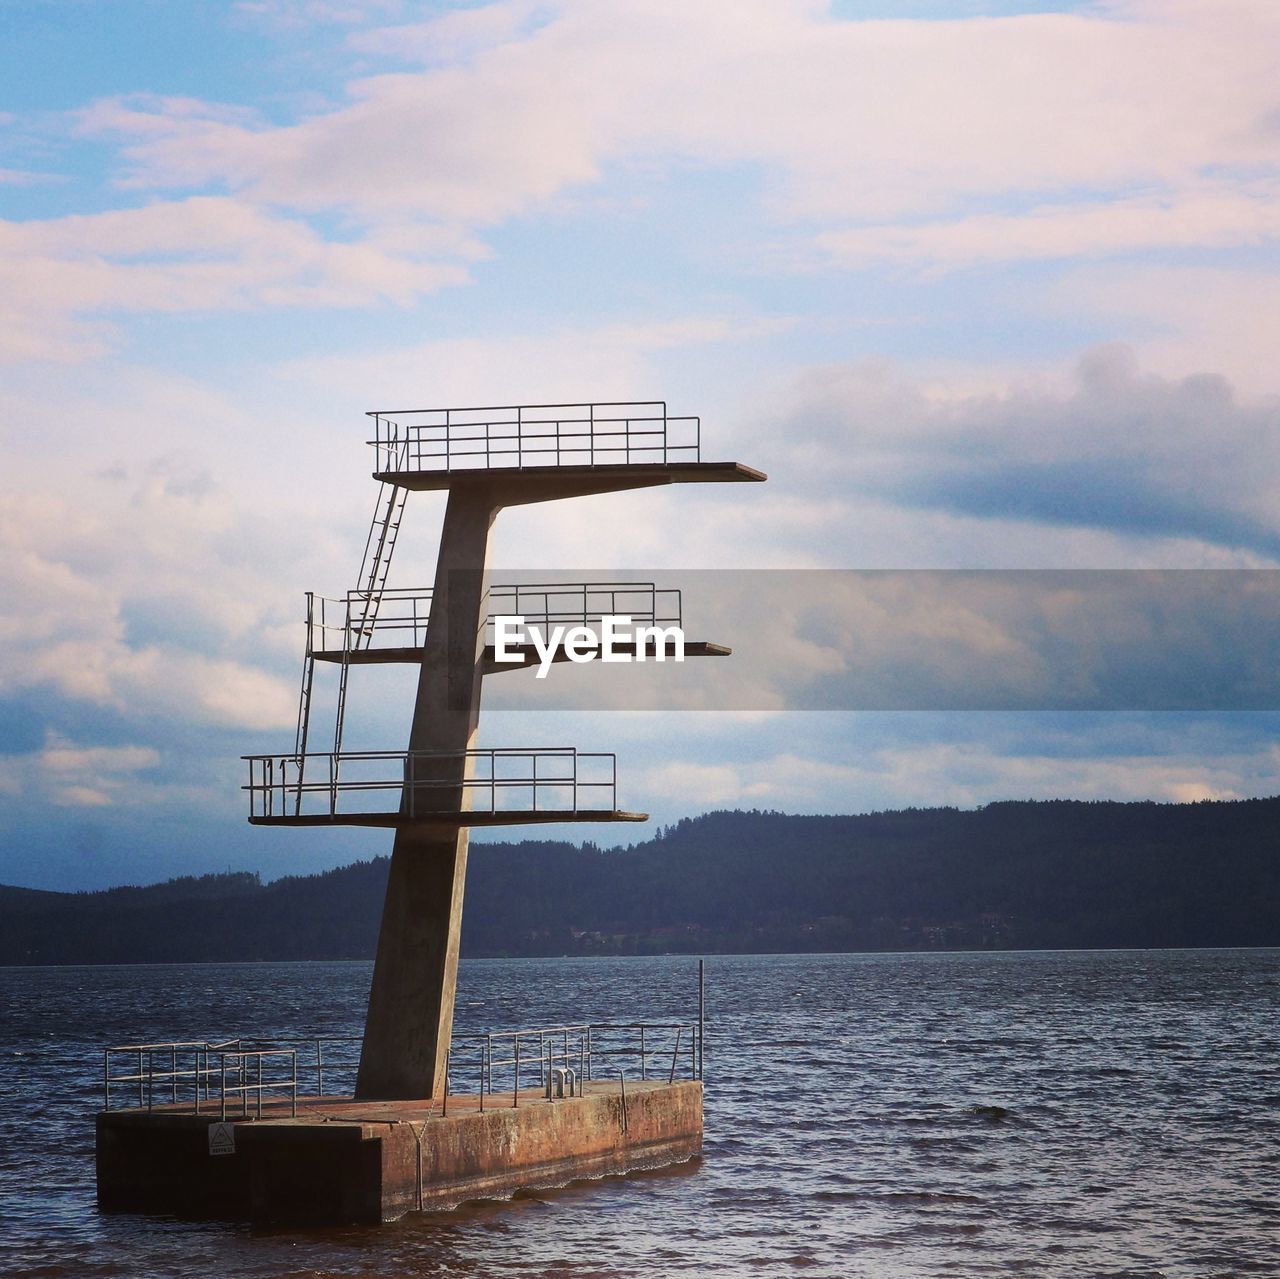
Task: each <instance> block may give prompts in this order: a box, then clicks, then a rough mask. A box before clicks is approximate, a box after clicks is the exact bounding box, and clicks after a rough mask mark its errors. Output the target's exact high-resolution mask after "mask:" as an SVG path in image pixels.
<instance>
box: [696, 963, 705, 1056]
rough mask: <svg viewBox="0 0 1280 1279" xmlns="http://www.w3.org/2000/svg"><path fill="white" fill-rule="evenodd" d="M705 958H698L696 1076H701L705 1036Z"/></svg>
mask: <svg viewBox="0 0 1280 1279" xmlns="http://www.w3.org/2000/svg"><path fill="white" fill-rule="evenodd" d="M706 968H707V961H706V960H705V959H700V960H698V1078H699V1079H701V1078H702V1045H703V1043H704V1042H705V1040H706V1036H707V998H706Z"/></svg>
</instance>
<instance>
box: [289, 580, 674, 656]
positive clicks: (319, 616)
mask: <svg viewBox="0 0 1280 1279" xmlns="http://www.w3.org/2000/svg"><path fill="white" fill-rule="evenodd" d="M433 593H434V592H433V591H432V589H431V588H430V587H420V588H400V589H396V590H383V591H382V592H380V600H381V607H380V609H379V610H378V612H377V614H376V616H374V617H373V618H372V620H370V621H365V620H364V619H365V618H367V617H368V616H369V609H368V603H369V593H368V592H367V591H362V590H355V591H348V592H347V593H346V595H343V596H330V595H320V594H317V593H316V592H314V591H308V592H307V652H308V653H309V654H310V653H316V652H321V653H332V652H354V651H357V650H359V649H367V648H372V647H374V646H375V645H374V640H375V638H377V639H380V640H382V641H383V642H384V643H385V644H386V646H387V647H392V646H395V643H396V642H398V643H399V645H400V646H403V647H405V648H420V647H422V645H423V644H424V643H425V642H426V633H427V622H428V620H429V619H430V616H431V599H432V595H433ZM488 599H489V602H490V606H491V607H490V608H489V610H488V612H487V613H486V615H485V620H484V626H485V628H486V630H491V628H492V627H493V625H494V622H495V621H496V619H497V618H499V617H510V616H513V615H519V616H522V617H523V618H524V619H525V624H526V625H528V626H538V627H543V628H549V627H552V626H558V625H574V624H576V625H582V626H587V625H590V624H592V623H599V622H601V621H602V620H603V619H604V618H605V617H618V616H627V617H630V618H631V620H632V622H633V623H635V624H637V625H646V626H681V625H683V620H684V618H683V597H682V594H681V591H680V590H679V588H676V587H665V588H661V589H660V588H659V587H658V586H657V585H656V584H655V583H653V582H530V583H506V584H501V585H495V586H491V587H490V588H489V590H488ZM388 610H389V611H388ZM389 640H391V641H392V642H391V643H387V641H389Z"/></svg>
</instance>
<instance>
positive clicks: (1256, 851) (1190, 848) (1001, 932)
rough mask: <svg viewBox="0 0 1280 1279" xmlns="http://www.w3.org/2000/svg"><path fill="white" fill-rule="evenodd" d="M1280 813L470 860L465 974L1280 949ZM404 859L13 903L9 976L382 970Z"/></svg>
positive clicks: (909, 819) (678, 844) (792, 823)
mask: <svg viewBox="0 0 1280 1279" xmlns="http://www.w3.org/2000/svg"><path fill="white" fill-rule="evenodd" d="M1278 832H1280V798H1276V799H1262V800H1242V801H1233V802H1205V803H1197V804H1155V803H1111V802H1097V803H1086V802H1079V801H1067V800H1055V801H1044V802H1030V801H1028V802H1009V803H996V804H989V805H987V806H986V807H985V808H981V809H978V810H976V811H960V810H957V809H950V808H937V809H908V810H905V811H901V812H885V813H872V814H865V815H859V816H832V817H801V816H789V815H785V814H782V813H771V812H718V813H710V814H707V815H706V816H703V817H697V818H691V819H687V820H684V821H681V822H678V823H677V824H676V825H674V826H671V827H668V828H666V829H660V830H659V831H658V832H657V834H656V835H655V836H654V838H652V839H650V840H648V841H646V842H644V843H641V844H637V845H635V846H633V847H631V848H625V849H601V848H598V847H596V846H595V845H593V844H582V845H573V844H568V843H557V842H550V841H539V840H525V841H523V842H521V843H514V844H487V845H486V844H473V846H472V853H471V859H470V867H469V871H468V880H467V894H466V910H465V912H464V922H463V934H462V952H463V954H464V955H469V956H526V955H527V956H533V955H583V954H658V953H668V952H685V953H725V952H773V951H851V950H872V951H876V950H942V949H966V950H967V949H979V948H991V949H1016V948H1031V949H1035V948H1054V947H1159V946H1267V945H1280V834H1278ZM386 877H387V859H386V858H385V857H379V858H375V859H373V860H371V861H366V862H357V863H355V864H354V865H351V866H345V867H343V868H341V869H339V870H332V871H328V872H325V873H323V874H318V875H306V876H296V877H288V878H285V879H280V880H276V881H274V882H272V883H269V884H264V883H262V882H261V881H260V880H259V878H258V876H256V875H254V874H251V873H239V874H225V875H207V876H200V877H190V878H183V879H175V880H170V881H169V882H167V883H164V884H157V885H153V886H150V887H141V888H132V887H131V888H113V889H108V890H106V891H102V892H82V893H58V892H43V891H36V890H32V889H21V888H0V963H2V964H75V963H145V962H152V963H155V962H199V961H215V960H216V961H236V960H296V959H367V958H371V957H372V955H373V952H374V946H375V944H376V939H377V931H378V921H379V918H380V915H381V911H382V898H383V894H384V890H385V885H386Z"/></svg>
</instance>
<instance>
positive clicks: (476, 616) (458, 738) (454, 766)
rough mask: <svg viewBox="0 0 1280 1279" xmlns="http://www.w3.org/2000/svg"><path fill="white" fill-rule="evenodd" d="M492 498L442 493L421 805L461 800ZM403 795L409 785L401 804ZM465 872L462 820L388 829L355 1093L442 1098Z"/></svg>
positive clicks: (416, 747) (418, 745)
mask: <svg viewBox="0 0 1280 1279" xmlns="http://www.w3.org/2000/svg"><path fill="white" fill-rule="evenodd" d="M498 509H499V508H498V504H497V502H496V501H495V500H494V499H493V497H492V495H491V493H490V492H489V490H488V488H487V487H485V486H483V485H481V486H479V487H476V488H473V489H472V490H470V491H469V492H468V493H466V494H465V495H463V494H459V493H450V495H449V501H448V505H447V506H446V508H445V515H444V528H443V530H442V532H441V535H440V555H439V559H438V560H437V563H436V577H435V585H434V590H433V594H432V597H431V599H432V607H431V616H430V618H429V619H428V621H427V634H426V643H425V645H424V646H423V654H422V666H421V667H420V669H419V674H418V695H417V701H416V703H415V705H414V711H413V724H412V727H411V729H410V734H409V749H410V750H411V751H431V752H441V753H442V755H443V757H442V758H441V759H440V760H439V772H440V775H439V776H438V777H434V776H433V777H432V779H431V780H434V781H441V782H449V783H456V784H457V789H456V791H454V790H451V789H447V790H443V791H438V792H437V791H432V792H430V793H428V794H427V795H426V796H424V800H425V801H427V802H424V804H423V805H421V806H422V807H428V806H430V805H437V806H438V807H439V808H440V809H442V810H446V809H452V810H454V811H461V810H463V809H467V808H469V807H470V797H469V796H468V795H467V794H466V793H465V791H464V790H463V786H462V783H463V780H464V778H465V776H466V774H467V772H468V767H469V761H468V759H467V757H466V756H465V754H464V753H463V752H466V751H468V750H470V749H471V748H472V747H474V746H475V741H476V728H477V726H478V724H479V721H480V691H481V685H482V682H483V661H482V659H483V655H484V618H485V611H486V596H485V591H486V579H485V565H486V562H487V560H488V556H489V540H490V536H491V534H492V532H493V522H494V520H495V519H496V518H497V514H498ZM410 799H411V796H410V795H409V794H408V793H407V788H406V795H405V797H404V804H405V806H406V809H407V806H408V804H409V802H410ZM466 877H467V831H466V828H465V827H458V828H455V829H453V830H434V829H428V830H421V829H414V828H412V827H408V826H404V827H401V828H400V829H398V830H397V831H396V839H395V844H394V846H393V848H392V851H391V868H390V871H389V873H388V876H387V892H386V898H385V903H384V905H383V908H382V925H381V928H380V929H379V932H378V950H377V955H376V958H375V960H374V966H373V982H372V985H371V987H370V990H369V1012H368V1017H367V1019H366V1021H365V1028H364V1044H363V1047H362V1050H361V1053H360V1071H359V1075H358V1077H357V1080H356V1096H357V1097H362V1098H363V1097H377V1098H414V1097H439V1096H440V1095H441V1094H442V1093H443V1091H444V1076H445V1068H446V1063H447V1061H448V1057H449V1042H450V1037H451V1035H452V1032H453V1000H454V992H455V988H456V985H457V975H458V946H459V940H460V936H461V930H462V897H463V890H464V888H465V885H466Z"/></svg>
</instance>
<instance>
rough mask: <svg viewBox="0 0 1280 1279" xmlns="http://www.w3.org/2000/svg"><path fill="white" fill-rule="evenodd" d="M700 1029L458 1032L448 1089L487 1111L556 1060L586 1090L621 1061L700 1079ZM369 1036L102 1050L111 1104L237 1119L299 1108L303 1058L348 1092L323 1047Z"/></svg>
mask: <svg viewBox="0 0 1280 1279" xmlns="http://www.w3.org/2000/svg"><path fill="white" fill-rule="evenodd" d="M699 1007H700V1009H701V1001H700V1003H699ZM702 1036H703V1030H702V1020H701V1013H700V1015H699V1020H698V1021H696V1022H679V1021H669V1022H663V1021H621V1022H577V1023H569V1024H563V1025H554V1026H538V1027H532V1028H522V1029H517V1030H496V1031H495V1030H488V1031H475V1032H470V1033H463V1034H455V1035H454V1036H453V1043H452V1047H451V1049H450V1054H449V1059H448V1061H447V1062H446V1068H445V1075H446V1092H447V1093H451V1094H452V1095H454V1096H456V1095H457V1094H458V1089H457V1087H455V1086H454V1084H453V1082H452V1081H453V1080H454V1079H457V1078H459V1077H461V1078H462V1079H463V1080H466V1081H468V1082H469V1083H470V1084H471V1087H472V1089H473V1091H474V1093H475V1094H478V1096H479V1102H480V1108H481V1109H484V1108H485V1107H486V1106H488V1105H493V1104H495V1103H494V1098H503V1099H508V1098H509V1099H510V1100H509V1103H508V1101H506V1100H503V1101H502V1102H501V1104H504V1105H505V1104H510V1105H513V1106H519V1105H520V1104H521V1093H522V1092H524V1093H528V1092H529V1091H530V1089H531V1088H534V1087H536V1088H538V1089H541V1090H542V1091H543V1092H544V1093H545V1092H546V1090H547V1088H548V1084H549V1081H550V1079H551V1077H552V1073H553V1071H554V1070H555V1068H556V1067H557V1065H564V1066H566V1067H569V1068H571V1069H572V1070H573V1072H574V1080H575V1086H577V1090H579V1091H580V1086H581V1085H585V1084H586V1083H588V1082H590V1081H592V1080H594V1079H609V1078H612V1077H613V1076H614V1075H615V1074H616V1073H618V1063H619V1062H626V1063H637V1062H638V1078H639V1079H640V1080H645V1079H649V1078H651V1077H654V1074H653V1072H654V1071H656V1072H657V1075H656V1077H658V1078H661V1077H662V1076H663V1075H665V1077H666V1079H667V1082H668V1083H674V1082H675V1080H676V1078H677V1075H682V1076H683V1077H685V1078H688V1079H701V1078H702V1057H703V1055H702ZM361 1042H362V1041H361V1038H360V1036H358V1035H300V1036H284V1037H272V1038H271V1039H270V1040H254V1039H247V1038H245V1039H229V1040H225V1041H222V1042H219V1043H211V1042H209V1041H207V1040H177V1041H171V1042H164V1043H150V1044H120V1045H116V1046H114V1047H111V1048H107V1049H105V1050H104V1051H103V1109H104V1110H113V1109H115V1110H120V1109H135V1108H136V1109H141V1110H148V1111H150V1110H153V1109H155V1108H156V1107H163V1108H164V1109H165V1110H167V1111H170V1112H174V1113H188V1112H189V1113H194V1114H197V1115H198V1114H202V1113H204V1114H209V1115H215V1114H216V1115H218V1116H219V1117H220V1118H223V1119H225V1118H226V1117H227V1116H228V1114H229V1113H232V1112H234V1111H235V1110H236V1109H238V1111H239V1113H238V1114H235V1113H232V1117H233V1118H239V1119H248V1118H257V1119H261V1118H262V1117H263V1113H264V1112H263V1100H264V1097H266V1096H267V1095H269V1094H273V1093H274V1094H276V1095H277V1096H280V1097H282V1098H284V1099H286V1100H287V1101H288V1102H289V1113H290V1114H291V1115H294V1116H296V1115H297V1108H298V1089H299V1084H300V1079H299V1073H298V1072H299V1066H300V1064H302V1065H304V1066H305V1068H306V1070H307V1071H311V1070H312V1069H314V1071H315V1080H316V1091H315V1096H316V1097H317V1098H319V1097H323V1096H344V1095H346V1094H345V1093H339V1092H333V1091H332V1090H331V1091H330V1092H329V1093H326V1092H325V1084H324V1072H325V1068H326V1060H325V1048H326V1046H332V1045H337V1044H346V1045H354V1044H359V1043H361ZM307 1048H310V1049H311V1050H312V1051H313V1060H312V1061H311V1062H309V1063H308V1062H302V1060H301V1059H302V1054H303V1052H304V1050H305V1049H307ZM113 1055H114V1056H119V1055H126V1056H127V1057H129V1059H130V1060H129V1062H128V1063H127V1065H126V1068H125V1073H116V1074H112V1072H111V1063H112V1057H113ZM355 1056H356V1054H353V1053H348V1055H347V1059H345V1060H337V1061H334V1060H332V1059H330V1060H329V1062H328V1063H327V1064H328V1068H329V1069H330V1071H334V1070H336V1071H339V1072H343V1073H345V1074H346V1075H347V1076H348V1077H349V1078H350V1079H351V1082H352V1084H354V1072H355V1070H356V1067H357V1062H356V1060H355ZM157 1057H159V1058H160V1059H161V1060H160V1061H159V1063H158V1064H157V1061H156V1058H157ZM166 1057H167V1061H166V1060H165V1058H166ZM272 1062H281V1063H285V1064H287V1067H288V1073H287V1074H282V1073H277V1074H275V1075H269V1074H267V1073H266V1069H265V1068H266V1067H267V1066H268V1065H269V1064H270V1063H272ZM508 1068H509V1069H508ZM495 1076H496V1082H495ZM633 1077H636V1076H633ZM135 1086H136V1100H135V1103H134V1105H133V1106H122V1105H121V1104H120V1102H119V1093H120V1090H121V1089H122V1088H125V1089H127V1090H128V1096H129V1097H130V1098H134V1096H135V1091H134V1090H135ZM251 1112H252V1113H251Z"/></svg>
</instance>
